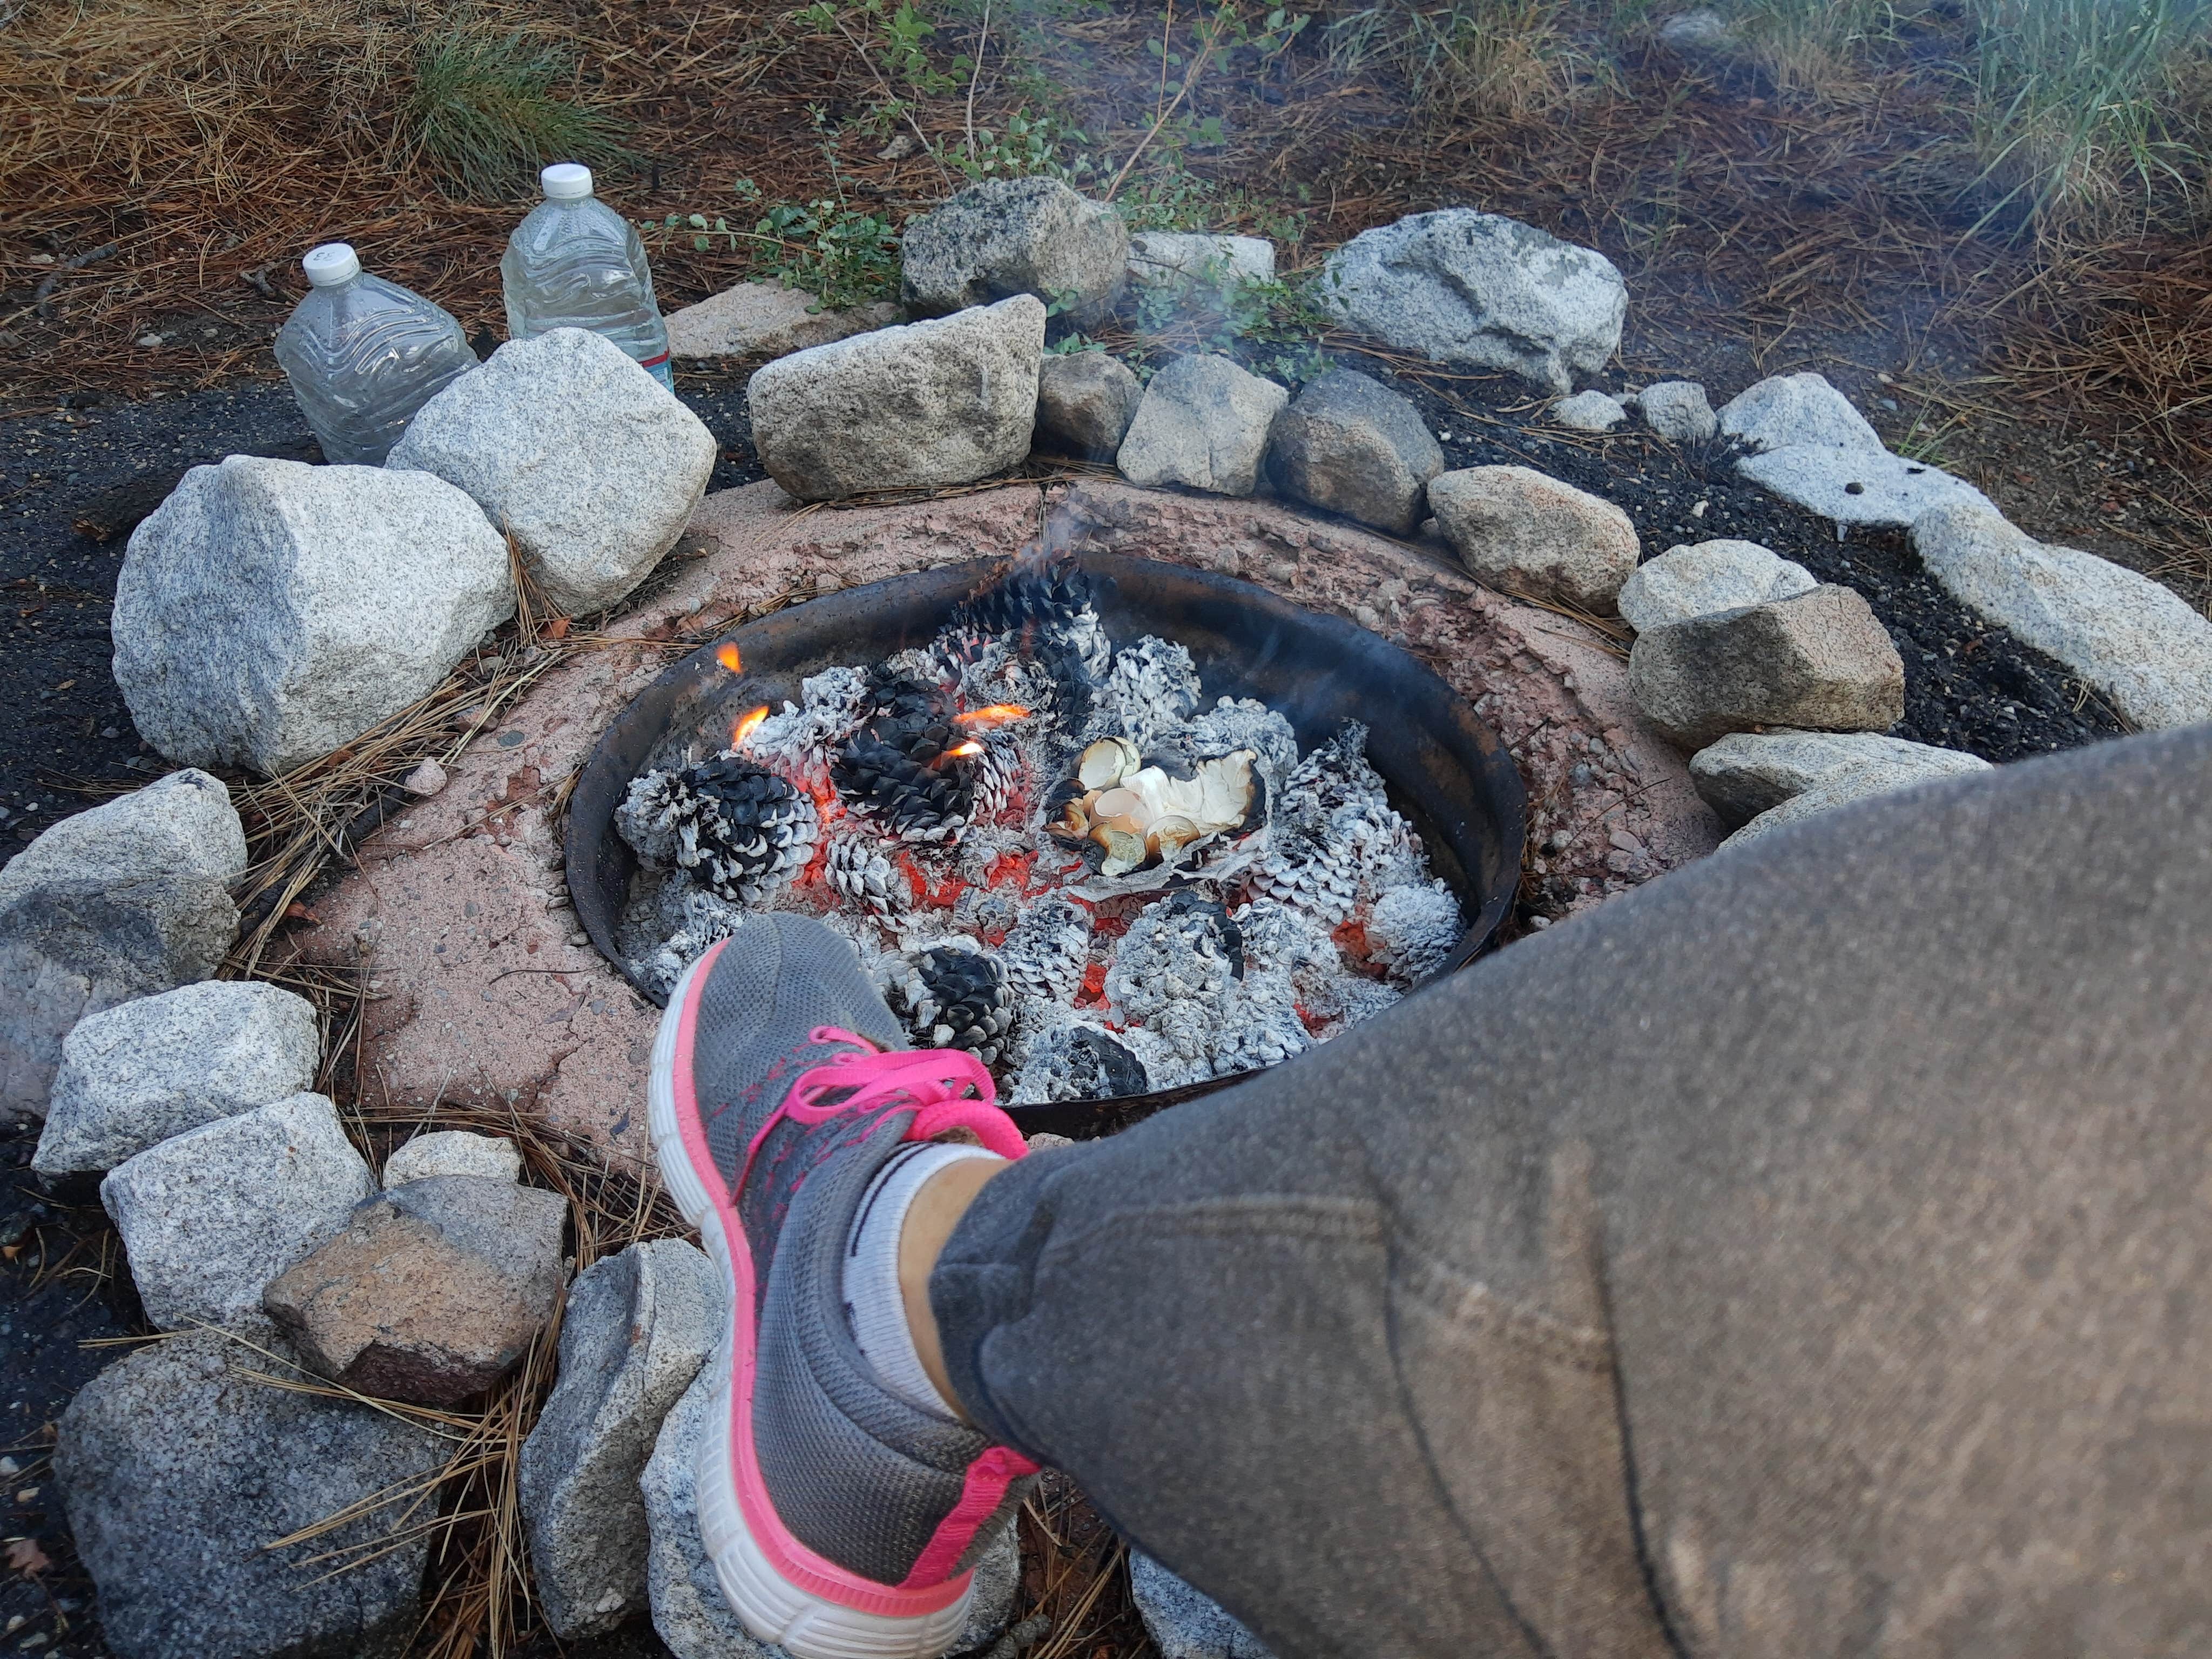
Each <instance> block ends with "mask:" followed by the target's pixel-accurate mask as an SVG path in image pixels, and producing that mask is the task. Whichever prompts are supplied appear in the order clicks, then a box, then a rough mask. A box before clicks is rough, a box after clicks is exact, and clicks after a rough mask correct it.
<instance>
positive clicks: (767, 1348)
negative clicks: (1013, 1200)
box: [650, 914, 1036, 1659]
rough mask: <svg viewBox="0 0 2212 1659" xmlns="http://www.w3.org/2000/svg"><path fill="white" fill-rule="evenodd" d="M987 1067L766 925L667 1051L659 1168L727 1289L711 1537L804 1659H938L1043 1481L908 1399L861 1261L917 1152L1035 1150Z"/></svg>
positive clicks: (716, 964)
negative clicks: (867, 1334) (911, 1034)
mask: <svg viewBox="0 0 2212 1659" xmlns="http://www.w3.org/2000/svg"><path fill="white" fill-rule="evenodd" d="M993 1098H994V1091H993V1089H992V1085H991V1077H990V1073H988V1072H987V1071H986V1070H985V1069H984V1068H983V1066H982V1065H981V1063H980V1062H979V1061H978V1060H976V1059H975V1056H974V1055H972V1054H964V1053H961V1052H957V1051H955V1050H951V1049H923V1050H919V1051H909V1050H907V1049H905V1048H904V1047H903V1044H902V1040H901V1037H900V1033H899V1029H898V1025H897V1023H896V1021H895V1020H894V1019H893V1018H891V1013H890V1009H888V1008H887V1007H885V1006H884V1000H883V999H882V998H881V997H880V996H879V995H878V994H877V993H876V990H875V987H873V986H872V984H870V983H869V981H868V979H867V976H866V974H865V973H863V972H862V970H861V968H860V962H859V959H858V958H857V957H855V956H854V953H853V951H852V947H851V946H849V945H847V944H846V943H845V942H844V941H843V940H842V939H839V938H838V937H837V936H836V934H835V933H831V932H830V931H829V929H828V928H827V927H823V926H822V924H821V923H819V922H817V921H811V920H809V919H807V918H804V917H799V916H790V915H775V914H770V915H761V916H754V917H750V918H749V919H748V920H747V921H745V924H744V927H741V928H739V929H738V932H737V933H734V934H732V936H731V937H730V938H728V939H725V940H723V941H722V942H721V943H720V944H718V945H715V946H714V948H713V949H712V950H710V951H708V952H707V953H706V955H704V956H702V957H700V958H699V960H698V961H697V962H696V963H693V964H692V965H691V967H690V969H689V970H688V971H686V972H685V974H684V977H683V978H682V979H681V980H680V981H678V983H677V986H676V989H675V991H674V993H673V994H671V996H670V998H669V1001H668V1012H667V1013H666V1014H665V1016H664V1017H663V1018H662V1020H661V1023H660V1036H659V1041H658V1042H656V1043H655V1044H654V1047H653V1072H652V1081H651V1086H650V1102H651V1108H652V1126H653V1151H654V1152H655V1154H656V1155H657V1156H658V1158H659V1164H660V1171H661V1176H662V1178H663V1179H664V1180H665V1182H666V1183H667V1186H668V1190H669V1193H670V1194H671V1196H672V1197H673V1198H674V1199H675V1200H676V1203H677V1206H678V1208H680V1209H681V1210H682V1211H683V1212H684V1218H686V1219H687V1220H689V1221H690V1223H691V1225H694V1226H695V1227H696V1228H698V1229H699V1231H700V1235H701V1237H702V1240H703V1242H704V1243H705V1245H706V1248H707V1253H708V1255H709V1256H711V1257H712V1258H713V1259H714V1262H715V1263H716V1265H717V1266H718V1267H720V1268H721V1270H722V1273H723V1274H724V1276H725V1279H726V1285H727V1288H728V1291H729V1301H728V1304H727V1305H728V1307H729V1309H730V1319H729V1331H728V1335H727V1337H726V1340H725V1341H724V1343H723V1344H722V1345H721V1346H720V1347H719V1348H718V1349H717V1351H716V1352H715V1353H714V1354H713V1355H712V1356H710V1357H709V1358H708V1361H707V1364H708V1366H710V1367H712V1368H713V1371H712V1374H713V1376H714V1379H715V1382H714V1389H715V1393H714V1407H715V1409H714V1415H713V1418H712V1419H711V1420H712V1424H713V1427H712V1428H711V1429H710V1431H708V1433H707V1434H706V1435H704V1436H702V1438H701V1443H700V1448H699V1462H698V1468H697V1477H698V1491H699V1530H700V1536H701V1539H702V1541H703V1542H704V1543H705V1545H706V1548H707V1553H708V1557H709V1558H710V1559H712V1560H713V1561H714V1572H715V1576H716V1577H717V1578H719V1579H720V1583H721V1586H722V1593H723V1595H726V1597H727V1598H728V1600H729V1603H730V1606H731V1607H732V1608H733V1609H734V1610H735V1611H736V1613H737V1614H738V1618H740V1619H741V1620H744V1625H745V1628H746V1629H748V1630H750V1632H752V1633H753V1634H754V1635H755V1636H756V1637H757V1638H760V1639H761V1640H762V1641H763V1642H775V1643H779V1644H781V1645H782V1646H783V1647H784V1648H785V1649H787V1650H788V1651H789V1652H791V1653H792V1654H793V1655H794V1656H795V1659H935V1656H937V1655H939V1654H941V1653H944V1652H945V1650H947V1649H949V1648H950V1647H951V1645H952V1643H953V1641H954V1639H955V1638H957V1636H958V1635H959V1633H960V1631H961V1628H962V1626H963V1624H964V1623H965V1622H966V1620H967V1615H968V1602H969V1596H970V1595H971V1593H972V1589H973V1585H972V1578H973V1572H972V1569H973V1567H974V1565H975V1562H976V1560H977V1559H979V1558H980V1557H981V1554H982V1553H983V1551H984V1550H985V1548H987V1547H988V1546H989V1545H990V1544H991V1543H992V1542H994V1541H995V1540H996V1538H997V1536H998V1534H999V1533H1000V1531H1001V1530H1002V1529H1003V1528H1005V1526H1006V1523H1007V1522H1009V1521H1010V1520H1011V1519H1012V1515H1013V1512H1014V1510H1015V1509H1016V1508H1017V1507H1018V1505H1019V1504H1020V1502H1021V1499H1022V1497H1023V1495H1024V1493H1025V1492H1026V1491H1027V1490H1028V1486H1029V1477H1030V1476H1032V1475H1034V1474H1036V1464H1034V1463H1032V1462H1030V1460H1029V1459H1027V1458H1025V1457H1024V1456H1022V1455H1020V1454H1018V1453H1017V1452H1014V1451H1012V1450H1010V1449H1007V1448H1006V1447H1004V1446H1000V1445H995V1444H994V1443H992V1442H991V1441H990V1440H988V1439H987V1438H986V1437H984V1436H982V1435H981V1434H979V1433H977V1432H976V1431H975V1430H974V1429H971V1428H969V1427H968V1426H967V1425H965V1424H962V1423H956V1422H950V1421H947V1420H946V1419H943V1418H941V1417H938V1416H934V1415H932V1414H930V1413H925V1412H922V1411H920V1410H918V1409H916V1408H915V1407H913V1406H911V1405H909V1404H908V1403H907V1402H906V1401H903V1400H902V1399H900V1398H899V1397H898V1396H897V1395H893V1394H891V1393H890V1391H889V1390H887V1389H885V1388H884V1386H883V1385H882V1383H880V1382H879V1381H878V1379H877V1377H876V1374H875V1372H874V1370H873V1369H872V1367H871V1366H870V1365H869V1364H868V1363H867V1361H866V1359H865V1358H862V1356H861V1354H860V1347H859V1345H858V1344H857V1343H856V1342H855V1340H854V1337H853V1334H852V1328H851V1327H850V1325H849V1324H848V1322H847V1319H846V1315H845V1308H844V1299H843V1285H842V1277H841V1275H842V1257H843V1254H844V1249H845V1244H846V1241H847V1239H848V1237H849V1236H850V1234H851V1231H852V1228H853V1222H854V1216H855V1215H856V1213H857V1212H858V1211H859V1208H860V1202H861V1200H862V1198H863V1197H864V1195H865V1194H866V1192H867V1190H868V1187H869V1183H870V1182H872V1180H873V1179H874V1178H875V1176H876V1174H877V1172H878V1170H881V1169H882V1168H883V1166H884V1164H886V1163H888V1162H889V1161H890V1159H891V1158H892V1157H893V1156H894V1155H895V1154H896V1152H897V1151H898V1149H899V1148H900V1146H902V1145H903V1144H905V1143H907V1142H908V1141H915V1140H934V1139H946V1138H951V1137H955V1136H958V1137H963V1138H967V1139H975V1140H977V1141H980V1142H981V1144H982V1145H983V1146H985V1147H986V1148H987V1149H988V1150H989V1151H991V1152H997V1153H999V1154H1000V1156H1002V1157H1005V1158H1019V1157H1021V1156H1022V1155H1023V1153H1024V1151H1025V1150H1026V1148H1025V1147H1024V1144H1023V1140H1022V1136H1021V1133H1020V1131H1019V1130H1018V1129H1016V1128H1015V1127H1014V1126H1013V1123H1012V1120H1010V1119H1009V1118H1008V1117H1007V1116H1006V1114H1005V1113H1004V1112H1002V1111H1000V1109H998V1108H997V1107H996V1106H995V1105H994V1104H993V1103H992V1102H993Z"/></svg>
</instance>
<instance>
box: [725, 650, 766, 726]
mask: <svg viewBox="0 0 2212 1659" xmlns="http://www.w3.org/2000/svg"><path fill="white" fill-rule="evenodd" d="M730 650H731V653H732V654H733V655H734V654H735V653H736V651H737V647H735V646H732V647H730ZM767 718H768V705H767V704H766V703H763V704H762V705H761V706H760V707H759V708H753V709H748V710H747V711H746V712H745V713H744V714H743V715H742V716H740V717H739V719H738V723H737V724H736V725H735V726H732V727H731V728H730V747H731V748H732V749H742V748H744V746H745V739H746V738H750V736H752V734H753V733H754V732H755V731H757V729H758V728H759V726H760V723H761V722H762V721H763V720H766V719H767Z"/></svg>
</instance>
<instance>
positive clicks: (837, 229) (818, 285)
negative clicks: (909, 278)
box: [639, 179, 899, 311]
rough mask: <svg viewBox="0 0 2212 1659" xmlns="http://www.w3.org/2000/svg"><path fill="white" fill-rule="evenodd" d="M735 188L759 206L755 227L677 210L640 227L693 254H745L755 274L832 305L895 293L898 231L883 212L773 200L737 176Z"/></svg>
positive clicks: (824, 201)
mask: <svg viewBox="0 0 2212 1659" xmlns="http://www.w3.org/2000/svg"><path fill="white" fill-rule="evenodd" d="M736 191H737V195H738V200H740V201H742V202H744V204H746V205H747V206H748V207H749V208H751V209H757V212H758V216H757V218H756V219H755V220H754V222H753V225H752V228H751V229H750V230H747V229H744V228H740V227H739V226H738V225H732V223H731V222H730V221H729V219H728V217H727V216H724V215H717V216H714V218H711V219H710V218H708V216H706V215H705V214H703V213H671V214H670V215H669V216H667V217H666V218H665V219H663V220H661V221H660V222H659V223H658V224H652V223H647V224H645V225H641V226H640V227H639V229H640V231H641V233H643V234H645V235H646V236H647V238H648V240H655V241H657V242H658V243H659V245H660V246H663V247H665V246H669V245H670V244H671V243H672V242H676V241H678V240H688V241H689V242H690V246H691V248H692V251H693V252H698V253H707V252H712V251H713V250H714V248H715V247H716V246H718V245H719V246H722V247H725V248H726V249H727V250H729V251H730V252H734V253H739V254H742V255H744V256H745V258H746V261H747V264H748V265H749V266H750V269H751V270H753V271H754V273H755V274H756V275H758V276H775V277H780V278H781V279H782V281H783V282H784V283H785V284H786V285H787V286H788V287H791V288H797V289H805V290H806V292H808V293H810V294H811V295H814V296H815V299H816V300H817V302H818V303H819V304H820V305H821V306H823V307H826V308H828V309H830V310H840V311H842V310H843V309H844V308H846V307H848V306H857V305H865V304H866V303H868V302H869V301H872V300H883V299H889V298H890V297H891V296H892V295H896V293H897V292H898V281H899V259H898V234H897V233H896V231H894V230H893V229H892V228H891V222H890V220H889V219H887V218H885V217H884V216H883V215H881V214H880V213H873V212H867V211H864V210H860V209H858V208H855V207H853V206H852V205H851V204H848V203H846V202H844V201H842V200H840V199H838V198H836V197H818V198H817V199H816V200H814V201H811V202H772V201H769V200H768V199H767V198H766V197H763V194H762V192H761V188H760V186H759V185H757V184H755V183H754V182H753V181H752V180H751V179H738V181H737V185H736Z"/></svg>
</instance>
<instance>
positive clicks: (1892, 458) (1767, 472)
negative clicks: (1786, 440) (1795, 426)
mask: <svg viewBox="0 0 2212 1659" xmlns="http://www.w3.org/2000/svg"><path fill="white" fill-rule="evenodd" d="M1736 471H1738V472H1740V473H1741V474H1742V475H1743V476H1744V477H1747V478H1748V479H1750V480H1751V481H1752V483H1755V484H1757V485H1759V487H1760V488H1761V489H1766V490H1770V491H1771V492H1772V493H1773V494H1775V495H1779V496H1781V497H1782V499H1783V500H1784V501H1794V502H1796V504H1797V505H1798V506H1799V507H1804V508H1805V509H1806V510H1807V511H1808V512H1812V513H1819V514H1820V516H1821V517H1822V518H1824V519H1832V520H1835V521H1836V522H1837V523H1838V524H1853V525H1871V526H1879V527H1881V528H1885V529H1891V530H1899V529H1903V528H1904V527H1905V526H1907V525H1909V524H1911V522H1912V521H1913V520H1915V519H1917V518H1918V517H1919V516H1920V515H1921V514H1922V513H1927V512H1931V511H1933V510H1934V509H1935V508H1936V507H1979V508H1983V509H1984V510H1986V511H1990V512H1995V511H1996V509H1995V508H1994V507H1990V501H1989V497H1988V496H1986V495H1983V494H1982V492H1981V491H1980V490H1978V489H1975V488H1974V487H1973V485H1972V484H1970V483H1965V482H1963V481H1961V480H1960V479H1958V478H1954V477H1952V476H1951V475H1950V474H1949V473H1948V472H1946V471H1943V470H1942V468H1941V467H1936V466H1930V465H1928V464H1927V463H1926V462H1925V461H1913V460H1907V459H1905V457H1904V456H1902V455H1893V454H1891V453H1889V452H1888V451H1887V450H1886V449H1871V450H1870V449H1840V448H1837V447H1833V446H1832V445H1827V444H1795V445H1791V446H1790V447H1787V448H1783V449H1770V450H1768V451H1766V452H1765V453H1764V454H1759V455H1747V456H1746V457H1744V459H1742V460H1741V461H1740V462H1739V463H1737V465H1736Z"/></svg>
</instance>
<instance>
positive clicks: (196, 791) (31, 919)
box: [0, 769, 246, 1120]
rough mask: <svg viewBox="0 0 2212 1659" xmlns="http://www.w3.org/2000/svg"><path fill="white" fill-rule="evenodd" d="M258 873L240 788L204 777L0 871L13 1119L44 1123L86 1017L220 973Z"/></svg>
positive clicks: (176, 781)
mask: <svg viewBox="0 0 2212 1659" xmlns="http://www.w3.org/2000/svg"><path fill="white" fill-rule="evenodd" d="M245 872H246V836H245V832H244V831H243V830H242V829H240V826H239V821H238V812H237V810H236V809H235V808H234V807H233V806H232V805H231V804H230V792H229V791H228V789H226V788H225V787H223V786H222V783H221V782H220V781H217V780H216V779H215V778H212V777H210V776H209V775H207V774H206V773H205V772H201V771H197V770H191V769H187V770H185V771H181V772H172V773H170V774H169V775H167V777H165V778H162V779H161V780H160V781H157V782H155V783H151V784H149V785H148V786H147V787H145V788H143V789H139V790H136V791H133V792H132V793H130V794H127V795H119V796H118V797H117V798H116V799H113V800H111V801H108V802H106V803H105V804H104V805H99V806H95V807H94V808H93V809H92V810H91V811H86V812H78V813H76V814H74V815H72V816H71V817H66V818H64V819H62V820H61V821H60V822H59V823H55V824H53V825H52V827H51V828H49V829H46V831H45V833H43V834H42V835H40V836H39V838H38V839H37V840H36V841H34V842H32V843H31V844H30V845H29V846H28V847H26V848H24V849H23V850H22V851H21V852H20V853H18V854H15V858H14V859H13V860H11V861H10V862H9V864H8V865H7V866H6V867H5V868H4V869H0V1120H6V1119H12V1118H20V1117H23V1116H43V1115H45V1113H46V1102H47V1096H48V1093H49V1091H50V1090H51V1088H52V1083H53V1076H54V1068H55V1067H56V1066H58V1064H59V1063H60V1060H61V1052H62V1040H63V1039H64V1037H66V1036H68V1035H69V1033H70V1031H71V1030H73V1029H74V1028H75V1027H76V1023H77V1022H78V1021H79V1020H80V1019H82V1018H84V1017H85V1016H86V1015H87V1014H94V1013H98V1012H100V1010H101V1009H103V1008H112V1007H113V1006H116V1005H117V1004H118V1003H121V1002H126V1001H128V1000H130V999H131V998H132V997H143V996H150V995H153V994H155V993H157V992H161V991H167V990H171V989H173V988H174V987H177V986H179V985H186V984H191V983H192V982H194V981H198V980H204V979H205V978H206V977H207V976H208V975H210V974H212V973H213V972H215V970H216V964H217V963H220V962H221V961H222V957H223V953H224V952H225V951H228V950H229V948H230V943H231V940H232V939H234V937H235V936H236V935H237V933H238V907H237V906H236V905H234V904H233V903H232V902H231V900H230V893H229V884H230V883H231V882H233V881H235V880H236V879H237V878H239V877H240V876H241V875H243V874H244V873H245Z"/></svg>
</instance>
